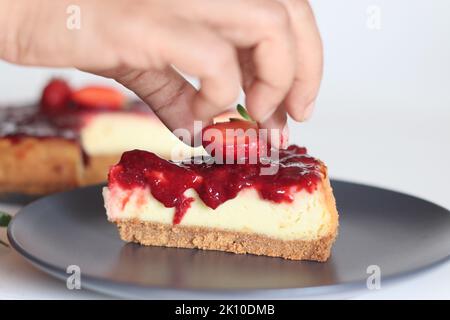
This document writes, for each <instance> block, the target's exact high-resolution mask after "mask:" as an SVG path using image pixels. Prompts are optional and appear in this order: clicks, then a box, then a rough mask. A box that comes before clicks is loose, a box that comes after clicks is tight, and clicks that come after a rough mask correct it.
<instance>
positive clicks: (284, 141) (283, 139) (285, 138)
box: [280, 122, 289, 149]
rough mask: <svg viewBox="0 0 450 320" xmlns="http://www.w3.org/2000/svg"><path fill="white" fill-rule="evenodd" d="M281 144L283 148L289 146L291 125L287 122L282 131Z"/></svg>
mask: <svg viewBox="0 0 450 320" xmlns="http://www.w3.org/2000/svg"><path fill="white" fill-rule="evenodd" d="M280 139H281V141H280V146H281V148H282V149H286V148H287V147H288V146H289V127H288V124H287V122H286V124H285V125H284V127H283V130H282V131H281V137H280Z"/></svg>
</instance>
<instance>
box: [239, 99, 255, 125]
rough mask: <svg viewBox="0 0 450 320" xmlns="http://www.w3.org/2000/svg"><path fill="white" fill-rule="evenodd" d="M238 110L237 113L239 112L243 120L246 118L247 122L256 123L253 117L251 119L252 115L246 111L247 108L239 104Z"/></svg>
mask: <svg viewBox="0 0 450 320" xmlns="http://www.w3.org/2000/svg"><path fill="white" fill-rule="evenodd" d="M236 109H237V111H238V112H239V114H240V115H241V117H242V118H244V119H245V120H248V121H252V122H254V120H253V119H252V117H250V115H249V114H248V112H247V109H245V107H244V106H243V105H242V104H240V103H239V104H238V105H237V107H236Z"/></svg>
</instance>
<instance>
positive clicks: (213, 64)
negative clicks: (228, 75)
mask: <svg viewBox="0 0 450 320" xmlns="http://www.w3.org/2000/svg"><path fill="white" fill-rule="evenodd" d="M213 48H214V49H213V50H212V51H210V52H209V59H208V61H209V62H210V64H209V72H210V73H211V74H212V75H217V74H219V73H223V72H224V70H227V69H228V68H230V66H231V65H232V64H233V63H235V61H236V58H235V53H234V51H233V49H232V48H231V47H230V46H228V45H217V46H214V47H213Z"/></svg>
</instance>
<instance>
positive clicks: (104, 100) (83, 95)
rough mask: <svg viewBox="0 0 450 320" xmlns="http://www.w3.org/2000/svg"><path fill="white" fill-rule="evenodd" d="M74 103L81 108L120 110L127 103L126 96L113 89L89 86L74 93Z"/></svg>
mask: <svg viewBox="0 0 450 320" xmlns="http://www.w3.org/2000/svg"><path fill="white" fill-rule="evenodd" d="M71 98H72V101H73V102H74V103H75V105H76V106H77V107H79V108H84V109H107V110H119V109H121V108H122V107H123V105H124V103H125V97H124V95H123V94H122V93H121V92H120V91H118V90H116V89H113V88H108V87H101V86H89V87H85V88H82V89H79V90H77V91H74V92H73V93H72V97H71Z"/></svg>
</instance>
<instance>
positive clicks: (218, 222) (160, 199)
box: [103, 145, 338, 261]
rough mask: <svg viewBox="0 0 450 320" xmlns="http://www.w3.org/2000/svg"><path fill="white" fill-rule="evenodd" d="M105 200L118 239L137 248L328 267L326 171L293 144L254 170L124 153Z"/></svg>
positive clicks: (330, 236)
mask: <svg viewBox="0 0 450 320" xmlns="http://www.w3.org/2000/svg"><path fill="white" fill-rule="evenodd" d="M266 160H267V159H266ZM269 166H273V167H275V168H277V170H275V171H274V172H275V173H274V174H270V175H267V174H262V170H263V169H264V168H267V167H269ZM103 195H104V200H105V207H106V211H107V216H108V219H109V220H110V221H111V222H113V223H115V224H116V225H117V227H118V230H119V233H120V237H121V238H122V239H123V240H124V241H127V242H137V243H140V244H143V245H154V246H167V247H179V248H199V249H208V250H221V251H228V252H233V253H243V254H244V253H250V254H256V255H266V256H272V257H282V258H286V259H293V260H315V261H326V260H327V259H328V257H329V256H330V250H331V246H332V244H333V242H334V240H335V237H336V234H337V229H338V213H337V210H336V205H335V200H334V196H333V193H332V189H331V186H330V181H329V178H328V175H327V168H326V166H325V165H324V164H323V163H322V162H321V161H320V160H318V159H315V158H313V157H311V156H309V155H308V154H307V152H306V149H305V148H301V147H298V146H295V145H291V146H290V147H288V148H287V149H285V150H280V151H279V157H277V159H269V160H268V161H264V162H262V161H258V162H257V163H253V164H251V163H243V164H242V163H241V164H238V163H234V164H217V163H212V162H211V161H208V158H207V157H204V158H203V160H202V161H181V162H174V161H167V160H165V159H162V158H160V157H159V156H157V155H156V154H154V153H151V152H146V151H142V150H133V151H129V152H126V153H124V154H123V155H122V157H121V159H120V161H119V163H118V164H116V165H115V166H113V167H112V168H111V170H110V172H109V179H108V187H105V188H104V191H103Z"/></svg>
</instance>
